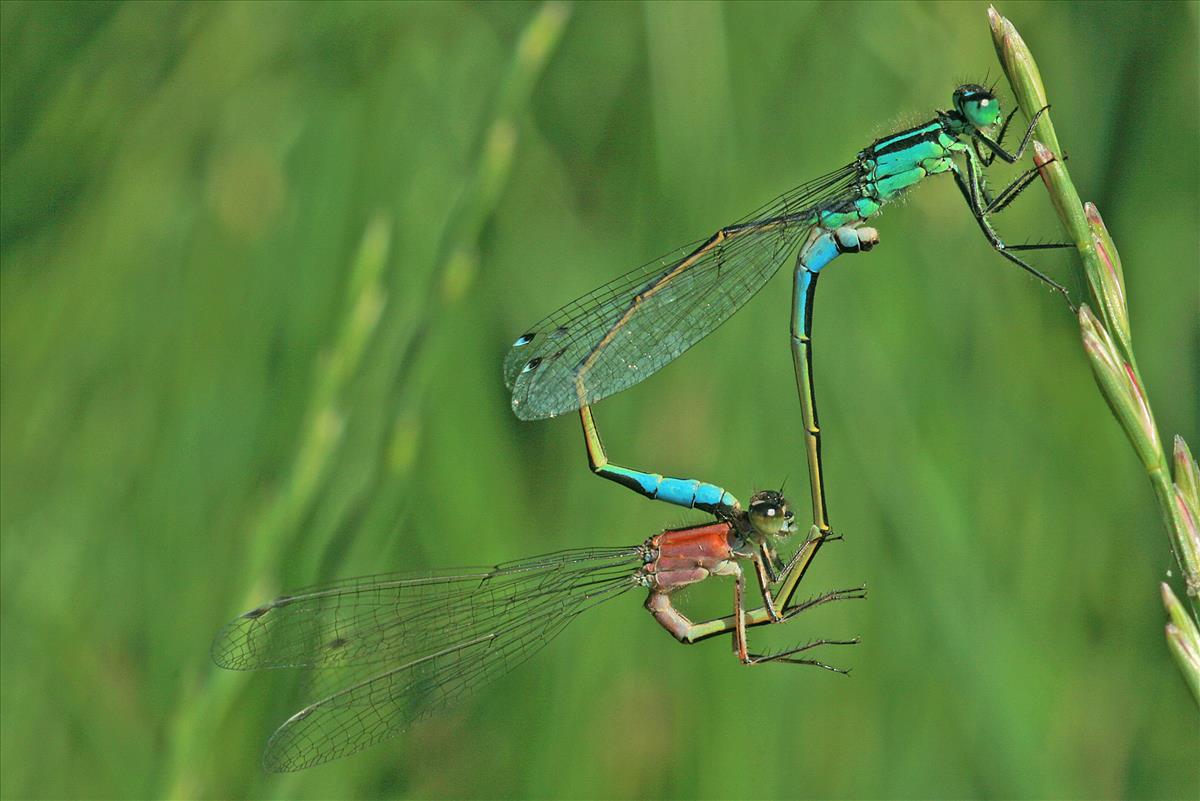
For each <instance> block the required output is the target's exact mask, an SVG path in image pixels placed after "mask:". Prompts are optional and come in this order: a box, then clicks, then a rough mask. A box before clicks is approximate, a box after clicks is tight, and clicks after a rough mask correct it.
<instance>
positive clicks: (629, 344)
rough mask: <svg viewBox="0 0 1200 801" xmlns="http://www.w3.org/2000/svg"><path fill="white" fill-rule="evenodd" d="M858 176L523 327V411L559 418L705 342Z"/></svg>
mask: <svg viewBox="0 0 1200 801" xmlns="http://www.w3.org/2000/svg"><path fill="white" fill-rule="evenodd" d="M856 175H857V171H856V169H855V167H854V165H848V166H846V167H843V168H842V169H840V170H838V171H836V172H832V173H830V174H829V175H826V176H823V177H821V178H818V179H816V180H814V181H812V182H810V183H807V184H805V185H803V186H800V187H797V188H796V189H793V190H792V191H791V192H788V193H787V194H784V195H782V196H780V197H779V198H776V199H775V200H774V201H772V202H770V203H768V204H767V205H765V206H764V207H763V208H761V209H758V210H757V211H755V212H753V213H752V214H750V215H748V216H746V217H745V218H743V219H742V220H741V221H739V222H738V223H736V224H734V225H731V226H728V227H726V228H723V229H721V230H720V231H718V232H717V233H716V234H714V235H713V236H711V237H709V238H708V239H706V240H701V241H698V242H693V243H691V244H689V245H685V246H684V247H682V248H679V249H678V250H676V251H672V252H671V253H669V254H667V255H665V256H663V257H662V258H660V259H655V260H654V261H652V262H649V263H648V264H645V265H643V266H642V267H639V268H637V269H635V270H633V271H631V272H629V273H626V274H625V275H623V276H621V277H620V278H617V279H615V280H613V281H610V282H609V283H607V284H605V285H603V286H601V287H599V288H597V289H595V290H593V291H591V292H589V293H588V294H586V295H584V296H583V297H581V298H578V299H576V300H573V301H572V302H570V303H568V304H567V305H566V306H563V307H562V308H561V309H559V310H558V311H556V312H554V313H553V314H551V315H550V316H549V317H546V318H545V319H544V320H542V321H541V322H539V323H538V324H537V325H536V326H534V327H533V328H531V329H530V330H529V331H527V332H526V333H524V334H522V335H521V336H520V337H519V338H518V339H517V341H516V342H515V343H513V347H512V349H511V350H510V351H509V352H508V356H507V357H506V358H505V360H504V379H505V383H506V384H507V385H508V387H509V388H510V389H511V390H512V406H513V411H514V412H515V413H516V415H517V417H520V418H522V419H524V420H536V419H540V418H543V417H553V416H555V415H557V414H561V413H563V412H568V411H571V410H572V409H577V408H579V406H580V404H581V402H583V401H587V402H589V403H591V402H595V401H598V400H600V399H602V398H606V397H608V396H609V395H612V394H615V393H617V392H620V391H621V390H623V389H626V388H628V387H630V386H632V385H633V384H636V383H638V382H639V381H641V380H643V379H644V378H646V377H648V376H649V375H651V374H652V373H654V372H655V371H657V370H658V369H660V368H661V367H663V366H665V365H666V364H667V363H668V362H670V361H672V360H673V359H675V358H676V357H677V356H679V355H680V354H681V353H683V352H684V351H686V350H687V349H688V348H690V347H691V346H692V345H694V344H696V343H697V342H699V341H700V340H701V339H703V338H704V337H705V336H707V335H708V334H709V333H710V332H711V331H712V330H713V329H715V328H716V327H717V326H719V325H720V324H721V323H723V322H725V320H727V319H729V317H730V315H732V314H733V313H734V312H735V311H737V310H738V309H739V308H741V306H742V305H743V304H745V303H746V301H748V300H749V299H750V298H752V297H753V296H754V295H755V293H757V292H758V290H760V289H761V288H762V286H763V285H764V284H765V283H766V282H767V280H768V279H770V277H771V276H772V275H774V274H775V271H776V270H778V269H779V265H780V264H782V263H783V262H785V261H788V260H789V258H790V257H791V256H792V255H793V254H794V252H795V251H796V250H797V249H798V247H799V245H800V243H801V242H802V241H803V239H804V235H805V234H806V233H807V232H808V230H809V229H810V228H811V227H812V224H813V221H814V220H815V217H816V211H817V210H820V209H825V208H830V207H832V206H836V205H838V204H839V203H842V202H846V201H849V200H852V199H853V198H855V197H857V195H856V194H855V192H854V181H855V176H856ZM580 385H582V388H583V395H582V397H581V396H580V393H579V386H580Z"/></svg>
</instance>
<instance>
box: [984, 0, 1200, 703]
mask: <svg viewBox="0 0 1200 801" xmlns="http://www.w3.org/2000/svg"><path fill="white" fill-rule="evenodd" d="M988 20H989V24H990V26H991V29H992V37H993V41H994V42H995V45H996V53H997V55H998V56H999V58H1000V62H1001V64H1002V65H1003V67H1004V71H1005V74H1006V75H1007V76H1008V80H1009V83H1010V84H1011V86H1012V89H1013V92H1014V94H1015V95H1016V97H1017V102H1018V103H1019V104H1020V106H1021V109H1022V110H1023V111H1024V112H1025V114H1026V116H1028V117H1032V116H1033V115H1034V114H1035V113H1037V112H1038V111H1039V110H1041V109H1043V108H1046V107H1047V106H1048V105H1049V103H1048V101H1047V97H1046V90H1045V86H1044V84H1043V83H1042V77H1041V73H1040V72H1039V71H1038V68H1037V64H1036V62H1035V61H1034V59H1033V55H1032V53H1031V52H1030V51H1029V48H1028V47H1027V46H1026V45H1025V42H1024V40H1023V39H1022V38H1021V35H1020V34H1019V33H1017V30H1016V28H1015V27H1014V26H1013V24H1012V23H1011V22H1009V21H1008V20H1007V19H1005V18H1004V17H1002V16H1000V14H999V13H997V11H996V10H995V9H994V8H991V7H989V8H988ZM1033 146H1034V163H1035V164H1037V165H1038V167H1039V168H1040V171H1041V176H1042V180H1043V181H1044V182H1045V184H1046V189H1047V190H1048V192H1049V193H1050V199H1051V201H1052V203H1053V204H1054V208H1055V210H1056V212H1057V213H1058V218H1059V220H1060V221H1061V222H1062V225H1063V228H1064V229H1065V230H1066V231H1067V233H1068V235H1069V236H1070V238H1071V241H1072V242H1073V243H1074V245H1075V249H1076V252H1077V253H1078V254H1079V257H1080V259H1081V260H1082V262H1083V271H1084V275H1085V277H1086V278H1087V284H1088V291H1089V294H1090V296H1091V300H1092V303H1093V305H1094V306H1095V308H1097V309H1098V310H1099V312H1100V313H1099V316H1097V315H1096V314H1094V313H1093V312H1092V310H1091V308H1090V307H1089V306H1088V304H1083V306H1082V307H1081V308H1080V309H1079V325H1080V331H1081V335H1082V338H1083V344H1084V351H1085V353H1086V354H1087V356H1088V358H1089V360H1090V361H1091V364H1092V370H1093V373H1094V374H1095V377H1096V383H1097V385H1098V386H1099V387H1100V391H1101V394H1102V395H1103V396H1104V399H1105V401H1106V402H1107V403H1108V405H1109V408H1110V409H1112V412H1113V415H1114V416H1115V417H1116V418H1117V421H1118V422H1119V423H1120V424H1121V427H1122V428H1123V429H1124V430H1125V433H1126V435H1127V436H1128V437H1129V441H1130V444H1132V445H1133V448H1134V451H1135V452H1136V453H1137V455H1138V458H1139V459H1140V460H1141V462H1142V465H1143V467H1144V468H1145V470H1146V474H1147V476H1148V477H1149V479H1150V485H1151V486H1152V487H1153V488H1154V494H1155V497H1156V498H1157V500H1158V507H1159V511H1160V513H1161V514H1162V518H1163V522H1164V523H1165V524H1166V527H1167V531H1168V533H1169V535H1170V542H1171V548H1172V550H1173V552H1174V554H1175V559H1176V562H1177V563H1178V565H1179V568H1180V570H1181V572H1182V573H1183V577H1184V584H1185V592H1186V595H1187V597H1188V599H1189V600H1190V602H1191V605H1192V608H1191V615H1190V616H1189V615H1188V614H1187V612H1186V610H1185V609H1184V607H1183V605H1182V604H1180V603H1179V602H1178V601H1177V600H1175V596H1174V594H1173V593H1172V592H1171V590H1170V588H1169V587H1167V586H1166V585H1165V584H1164V585H1163V588H1164V589H1163V600H1164V605H1165V607H1166V609H1167V613H1168V615H1169V616H1170V619H1171V622H1170V623H1168V624H1167V642H1168V646H1169V648H1170V650H1171V653H1172V655H1173V656H1174V657H1175V659H1176V663H1177V664H1178V665H1179V668H1180V670H1181V672H1182V673H1183V675H1184V679H1185V681H1186V682H1187V684H1188V686H1189V688H1191V690H1192V692H1193V694H1194V695H1195V697H1196V701H1197V703H1198V704H1200V635H1197V630H1198V628H1200V627H1197V625H1196V621H1195V617H1196V613H1197V598H1198V596H1200V536H1198V535H1197V517H1198V515H1197V513H1196V509H1197V508H1198V507H1200V500H1198V498H1197V495H1198V490H1197V482H1196V480H1195V476H1196V475H1197V470H1196V464H1195V461H1194V460H1193V459H1192V458H1191V454H1190V452H1188V450H1187V446H1186V444H1184V443H1183V441H1182V440H1181V439H1179V438H1176V446H1175V459H1174V464H1175V477H1174V480H1173V479H1172V475H1171V469H1170V467H1169V462H1168V458H1167V455H1166V453H1165V451H1164V450H1163V447H1162V441H1161V439H1160V437H1159V435H1158V427H1157V425H1156V423H1155V421H1154V413H1153V411H1152V410H1151V407H1150V401H1149V398H1148V396H1147V394H1146V391H1145V384H1144V383H1143V381H1142V377H1141V373H1140V371H1139V370H1138V366H1137V359H1136V358H1135V356H1134V351H1133V337H1132V333H1131V329H1130V325H1129V308H1128V304H1127V301H1126V293H1125V279H1124V268H1123V267H1122V265H1121V258H1120V255H1119V254H1118V252H1117V249H1116V246H1115V245H1114V243H1113V240H1112V237H1111V236H1110V235H1109V233H1108V229H1107V227H1106V226H1105V225H1104V220H1103V219H1102V218H1101V217H1100V212H1099V211H1098V210H1097V209H1096V207H1095V206H1094V205H1093V204H1091V203H1086V204H1085V203H1083V202H1082V201H1081V200H1080V197H1079V193H1078V192H1077V191H1076V189H1075V185H1074V184H1073V183H1072V181H1071V176H1070V173H1069V172H1068V170H1067V165H1066V162H1065V159H1063V158H1062V157H1061V156H1062V150H1061V149H1060V145H1059V140H1058V135H1057V133H1056V132H1055V130H1054V123H1053V121H1052V119H1051V115H1050V113H1049V112H1048V111H1047V113H1045V114H1043V115H1042V117H1041V119H1040V120H1039V121H1038V125H1037V138H1036V139H1035V141H1034V143H1033Z"/></svg>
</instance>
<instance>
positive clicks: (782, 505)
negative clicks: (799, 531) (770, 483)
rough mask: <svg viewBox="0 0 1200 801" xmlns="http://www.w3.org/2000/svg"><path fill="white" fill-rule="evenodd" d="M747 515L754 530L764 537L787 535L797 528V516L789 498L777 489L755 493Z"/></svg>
mask: <svg viewBox="0 0 1200 801" xmlns="http://www.w3.org/2000/svg"><path fill="white" fill-rule="evenodd" d="M746 515H747V517H749V518H750V525H751V526H753V527H754V530H755V531H756V532H757V533H758V534H760V535H762V536H764V537H786V536H788V535H789V534H791V533H792V532H793V531H795V530H796V517H795V515H793V514H792V510H791V508H790V507H789V506H788V502H787V498H785V497H783V494H782V493H780V492H776V491H775V490H762V491H761V492H756V493H754V496H753V497H752V498H750V506H749V508H748V509H747V511H746Z"/></svg>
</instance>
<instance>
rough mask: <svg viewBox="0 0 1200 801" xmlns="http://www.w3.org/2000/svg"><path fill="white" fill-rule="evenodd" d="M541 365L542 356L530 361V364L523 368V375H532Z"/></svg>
mask: <svg viewBox="0 0 1200 801" xmlns="http://www.w3.org/2000/svg"><path fill="white" fill-rule="evenodd" d="M541 363H542V357H541V356H538V357H537V358H536V359H530V360H529V361H528V362H526V363H525V366H524V367H523V368H521V372H522V373H531V372H533V371H534V370H536V369H537V368H538V365H539V364H541Z"/></svg>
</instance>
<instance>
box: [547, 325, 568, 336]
mask: <svg viewBox="0 0 1200 801" xmlns="http://www.w3.org/2000/svg"><path fill="white" fill-rule="evenodd" d="M566 333H567V327H566V326H565V325H560V326H559V327H558V328H555V329H554V330H553V331H552V332H550V336H552V337H554V338H556V339H557V338H558V337H561V336H565V335H566Z"/></svg>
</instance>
